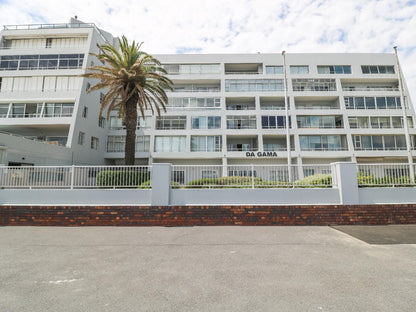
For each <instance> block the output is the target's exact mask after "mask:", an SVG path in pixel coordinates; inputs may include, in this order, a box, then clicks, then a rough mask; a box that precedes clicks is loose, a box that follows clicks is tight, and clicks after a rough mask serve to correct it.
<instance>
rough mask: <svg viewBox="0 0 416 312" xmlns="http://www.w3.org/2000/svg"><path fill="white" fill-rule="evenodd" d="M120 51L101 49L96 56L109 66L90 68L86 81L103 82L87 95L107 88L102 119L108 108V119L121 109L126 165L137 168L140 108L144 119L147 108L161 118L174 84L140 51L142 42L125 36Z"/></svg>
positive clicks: (101, 110) (111, 48)
mask: <svg viewBox="0 0 416 312" xmlns="http://www.w3.org/2000/svg"><path fill="white" fill-rule="evenodd" d="M118 44H119V47H118V48H119V49H117V47H115V46H113V45H111V44H104V45H101V46H100V53H99V54H93V53H92V55H94V56H96V57H97V58H98V59H99V60H101V61H103V62H104V63H105V65H106V66H91V67H89V68H88V71H89V72H87V73H85V74H83V75H81V76H82V77H85V78H96V79H100V80H101V82H99V83H97V84H96V85H95V86H93V87H92V88H90V89H89V90H88V92H92V91H95V90H99V89H104V88H108V91H107V93H105V94H104V97H103V98H102V101H101V108H100V116H101V115H102V112H103V111H104V110H105V109H107V119H108V118H109V116H110V112H111V110H113V109H116V108H118V109H119V117H120V118H122V119H123V120H124V123H125V125H126V144H125V151H124V153H125V164H126V165H134V158H135V151H136V148H135V147H136V127H137V108H138V109H139V110H140V113H141V116H142V117H143V118H144V112H145V110H146V109H151V111H152V114H154V113H155V111H156V113H157V114H158V116H160V112H161V109H162V110H163V111H165V112H166V104H167V102H168V97H167V95H166V93H165V90H166V89H170V90H171V89H172V81H171V80H169V79H168V78H167V77H165V76H164V74H167V72H166V71H165V70H164V69H163V67H162V66H161V64H160V62H159V61H158V60H157V59H155V58H154V57H152V56H151V55H149V54H147V53H146V52H143V51H141V50H140V48H141V46H142V44H143V43H140V44H138V43H136V42H135V41H133V42H132V44H131V45H130V44H129V43H128V40H127V38H126V37H125V36H122V38H121V39H118Z"/></svg>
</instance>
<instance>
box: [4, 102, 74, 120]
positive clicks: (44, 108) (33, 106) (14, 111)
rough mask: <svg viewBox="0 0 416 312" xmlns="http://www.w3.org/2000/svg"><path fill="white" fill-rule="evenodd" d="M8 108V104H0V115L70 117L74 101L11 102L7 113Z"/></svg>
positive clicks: (10, 116) (11, 116)
mask: <svg viewBox="0 0 416 312" xmlns="http://www.w3.org/2000/svg"><path fill="white" fill-rule="evenodd" d="M8 108H9V104H0V117H3V118H4V117H9V118H40V117H71V116H72V112H73V110H74V103H12V104H11V109H10V114H9V115H7V112H8Z"/></svg>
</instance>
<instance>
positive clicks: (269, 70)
mask: <svg viewBox="0 0 416 312" xmlns="http://www.w3.org/2000/svg"><path fill="white" fill-rule="evenodd" d="M266 74H267V75H276V74H283V66H272V65H266Z"/></svg>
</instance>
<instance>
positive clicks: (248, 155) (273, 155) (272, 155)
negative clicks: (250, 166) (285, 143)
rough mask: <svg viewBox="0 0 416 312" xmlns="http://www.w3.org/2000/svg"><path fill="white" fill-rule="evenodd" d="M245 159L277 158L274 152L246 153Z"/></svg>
mask: <svg viewBox="0 0 416 312" xmlns="http://www.w3.org/2000/svg"><path fill="white" fill-rule="evenodd" d="M246 157H277V153H276V152H257V153H254V152H246Z"/></svg>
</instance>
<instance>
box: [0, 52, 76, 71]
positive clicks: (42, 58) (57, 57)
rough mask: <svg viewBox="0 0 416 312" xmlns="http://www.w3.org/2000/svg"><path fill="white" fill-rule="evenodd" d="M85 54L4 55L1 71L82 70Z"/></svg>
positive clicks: (0, 66) (1, 58)
mask: <svg viewBox="0 0 416 312" xmlns="http://www.w3.org/2000/svg"><path fill="white" fill-rule="evenodd" d="M83 61H84V54H47V55H4V56H1V57H0V70H35V69H72V68H81V67H82V63H83Z"/></svg>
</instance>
